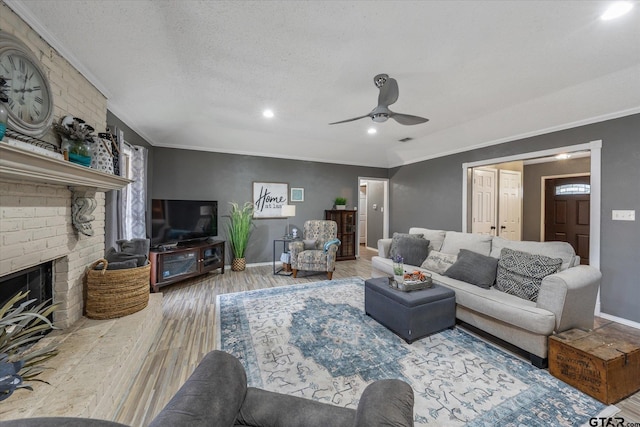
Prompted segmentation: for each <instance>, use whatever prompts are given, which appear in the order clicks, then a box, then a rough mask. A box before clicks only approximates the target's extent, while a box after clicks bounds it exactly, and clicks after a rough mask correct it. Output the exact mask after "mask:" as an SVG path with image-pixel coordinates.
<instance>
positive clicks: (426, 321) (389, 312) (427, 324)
mask: <svg viewBox="0 0 640 427" xmlns="http://www.w3.org/2000/svg"><path fill="white" fill-rule="evenodd" d="M364 311H365V313H366V314H367V315H369V316H371V317H372V318H373V319H375V320H376V321H378V322H379V323H380V324H382V325H383V326H385V327H387V328H389V329H390V330H392V331H393V332H395V333H396V334H397V335H398V336H400V337H401V338H403V339H404V340H405V341H406V342H407V343H409V344H411V343H412V342H413V341H415V340H417V339H420V338H424V337H426V336H427V335H431V334H434V333H436V332H440V331H442V330H443V329H447V328H453V327H454V326H455V324H456V298H455V292H453V291H452V290H451V289H449V288H445V287H444V286H441V285H438V284H435V283H434V284H433V287H432V288H428V289H422V290H420V291H412V292H402V291H398V290H396V289H393V288H391V287H390V286H389V279H388V278H387V277H377V278H373V279H369V280H366V281H365V282H364Z"/></svg>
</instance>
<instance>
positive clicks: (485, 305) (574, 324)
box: [372, 227, 602, 367]
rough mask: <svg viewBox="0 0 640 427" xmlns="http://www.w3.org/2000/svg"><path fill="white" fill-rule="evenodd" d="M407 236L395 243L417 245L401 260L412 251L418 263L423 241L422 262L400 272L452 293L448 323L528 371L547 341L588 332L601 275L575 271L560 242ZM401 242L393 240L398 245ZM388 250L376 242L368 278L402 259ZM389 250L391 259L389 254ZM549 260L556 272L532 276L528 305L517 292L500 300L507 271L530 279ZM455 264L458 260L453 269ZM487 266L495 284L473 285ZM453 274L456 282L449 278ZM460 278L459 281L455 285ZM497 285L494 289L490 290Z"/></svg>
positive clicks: (388, 244) (448, 234) (435, 233)
mask: <svg viewBox="0 0 640 427" xmlns="http://www.w3.org/2000/svg"><path fill="white" fill-rule="evenodd" d="M408 234H409V235H410V236H401V239H404V241H405V242H407V241H408V240H407V237H411V238H421V239H423V241H416V242H411V243H412V245H410V247H408V248H405V249H404V250H405V251H406V252H407V255H409V252H412V255H411V256H412V257H413V261H412V262H414V263H418V261H419V260H420V258H421V257H418V258H416V257H415V253H414V252H415V246H416V244H419V245H422V246H424V243H425V242H424V241H428V242H429V243H428V249H427V254H428V256H427V258H429V259H425V261H424V262H423V263H422V264H420V265H412V264H410V263H409V264H408V263H406V261H405V264H404V269H405V271H413V270H422V271H427V272H429V273H430V274H431V275H432V277H433V280H434V281H435V282H436V283H440V284H442V285H444V286H446V287H448V288H450V289H452V290H453V291H455V299H456V318H457V319H458V320H459V321H462V322H464V323H466V324H469V325H471V326H473V327H475V328H478V329H481V330H483V331H485V332H487V333H489V334H491V335H493V336H495V337H498V338H500V339H502V340H504V341H506V342H508V343H511V344H513V345H515V346H516V347H519V348H520V349H522V350H525V351H526V352H528V353H529V355H530V360H531V363H532V364H533V365H535V366H537V367H546V365H547V357H548V337H549V336H550V335H552V334H555V333H559V332H562V331H566V330H568V329H573V328H582V329H592V328H593V321H594V310H595V303H596V298H597V293H598V288H599V286H600V281H601V278H602V275H601V273H600V271H599V270H597V269H596V268H593V267H590V266H587V265H580V258H579V257H577V256H576V254H575V251H574V250H573V248H572V247H571V245H569V244H568V243H564V242H526V241H509V240H506V239H503V238H500V237H493V236H486V235H480V234H471V233H460V232H455V231H445V230H432V229H426V228H418V227H413V228H411V229H409V233H408ZM420 235H421V237H418V236H420ZM396 237H397V236H396ZM401 239H398V241H400V242H402V240H401ZM392 243H394V242H393V239H381V240H379V241H378V256H374V257H373V258H372V267H373V268H374V269H375V270H377V271H374V275H380V272H382V273H383V274H385V275H389V276H391V275H393V260H392V259H391V257H392V255H395V256H398V255H400V256H402V253H400V254H398V253H397V252H398V250H399V248H398V247H397V246H398V245H395V244H394V245H392ZM392 246H394V247H392ZM393 250H395V252H396V253H395V254H392V253H391V252H392V251H393ZM400 252H402V250H400ZM518 256H519V257H520V258H518ZM514 257H515V258H514ZM446 258H449V260H448V262H449V263H450V264H449V265H446V266H444V267H443V265H442V260H443V259H445V261H447V260H446ZM451 258H453V259H455V261H452V260H451ZM462 258H465V260H466V266H465V265H462V266H461V265H460V264H464V263H463V262H462V261H463V260H462ZM434 259H436V261H437V262H436V264H434V262H433V260H434ZM514 259H515V261H514ZM522 259H524V260H525V261H526V262H524V261H521V260H522ZM549 259H550V260H551V263H553V262H555V263H556V264H555V266H556V267H557V270H558V271H557V272H555V273H552V274H548V275H545V276H544V277H541V276H539V277H540V279H538V286H539V287H538V290H537V291H536V293H537V295H534V296H533V298H532V295H524V296H523V295H519V294H518V292H511V293H507V292H508V291H510V289H507V291H504V290H505V287H504V283H510V281H509V280H510V279H512V278H513V274H512V272H510V271H509V268H510V267H514V268H515V270H516V271H517V270H523V271H524V272H525V275H526V274H529V272H530V273H531V274H532V275H533V276H536V275H540V274H541V272H543V271H544V268H548V267H544V265H543V267H541V266H540V263H539V262H540V260H542V261H543V264H544V261H545V260H546V261H549ZM429 260H430V261H429ZM469 260H471V261H469ZM457 261H460V262H459V263H458V265H456V262H457ZM438 262H439V263H438ZM474 263H476V264H477V265H476V264H474ZM491 265H495V266H494V267H493V268H494V269H496V271H497V273H498V279H495V280H494V282H493V283H491V280H492V279H484V278H481V277H482V276H484V275H485V274H486V271H487V270H491V268H492V267H491ZM453 266H456V268H454V267H453ZM487 266H488V267H487ZM430 268H431V269H430ZM552 268H553V267H552ZM461 269H462V273H463V274H462V276H461V275H460V274H450V272H452V271H454V270H457V272H460V270H461ZM434 270H437V271H439V272H436V271H434ZM465 273H466V276H465ZM500 274H502V282H500V279H501V277H500ZM542 274H544V273H542ZM450 275H451V276H453V277H449V276H450ZM460 277H465V279H466V280H460ZM505 277H506V279H505ZM476 278H478V281H480V282H482V281H483V280H484V281H485V282H487V283H475V284H474V283H470V282H476V280H475V279H476ZM525 279H526V278H525ZM525 281H526V280H525ZM534 281H535V280H534ZM499 282H500V284H501V285H502V286H498V285H499ZM500 289H502V290H500Z"/></svg>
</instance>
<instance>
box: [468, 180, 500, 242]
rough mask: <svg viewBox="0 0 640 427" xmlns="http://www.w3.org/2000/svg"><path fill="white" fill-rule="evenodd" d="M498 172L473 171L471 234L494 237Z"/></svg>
mask: <svg viewBox="0 0 640 427" xmlns="http://www.w3.org/2000/svg"><path fill="white" fill-rule="evenodd" d="M497 177H498V170H497V169H494V168H475V169H473V190H472V194H473V196H472V203H471V206H472V207H471V209H472V218H471V232H472V233H477V234H487V235H492V236H495V235H496V224H497V221H498V219H497V216H496V192H497V191H498V188H497V186H496V182H497Z"/></svg>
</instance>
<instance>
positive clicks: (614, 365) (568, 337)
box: [549, 329, 640, 404]
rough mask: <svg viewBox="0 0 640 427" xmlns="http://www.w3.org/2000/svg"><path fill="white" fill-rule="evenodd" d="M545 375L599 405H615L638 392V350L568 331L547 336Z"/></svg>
mask: <svg viewBox="0 0 640 427" xmlns="http://www.w3.org/2000/svg"><path fill="white" fill-rule="evenodd" d="M549 372H550V373H551V375H553V376H555V377H556V378H559V379H561V380H562V381H564V382H566V383H567V384H570V385H572V386H574V387H576V388H577V389H579V390H582V391H583V392H585V393H586V394H588V395H589V396H592V397H594V398H596V399H598V400H599V401H601V402H603V403H606V404H611V403H615V402H618V401H619V400H621V399H623V398H625V397H627V396H629V395H631V394H633V393H634V392H636V391H638V390H640V347H638V346H637V345H635V344H631V343H628V342H625V341H623V340H621V339H618V338H612V337H607V336H606V335H604V334H599V333H598V332H595V331H592V332H588V331H583V330H579V329H572V330H570V331H566V332H562V333H560V334H557V335H552V336H551V337H549Z"/></svg>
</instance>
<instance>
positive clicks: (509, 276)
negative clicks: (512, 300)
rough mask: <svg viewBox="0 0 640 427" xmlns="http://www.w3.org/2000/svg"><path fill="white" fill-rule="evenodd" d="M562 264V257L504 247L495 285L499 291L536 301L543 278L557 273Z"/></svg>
mask: <svg viewBox="0 0 640 427" xmlns="http://www.w3.org/2000/svg"><path fill="white" fill-rule="evenodd" d="M561 265H562V259H561V258H549V257H547V256H544V255H534V254H530V253H528V252H521V251H514V250H513V249H508V248H503V249H502V251H500V260H499V261H498V274H497V277H496V286H495V287H496V289H498V290H499V291H502V292H506V293H508V294H511V295H515V296H517V297H520V298H523V299H528V300H530V301H536V300H537V299H538V292H539V291H540V284H541V283H542V279H543V278H544V277H545V276H548V275H549V274H553V273H556V272H557V271H558V270H559V269H560V266H561Z"/></svg>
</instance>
